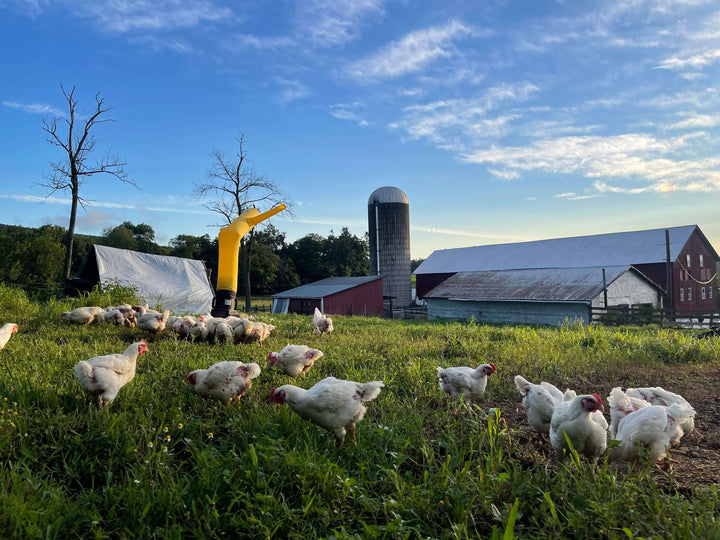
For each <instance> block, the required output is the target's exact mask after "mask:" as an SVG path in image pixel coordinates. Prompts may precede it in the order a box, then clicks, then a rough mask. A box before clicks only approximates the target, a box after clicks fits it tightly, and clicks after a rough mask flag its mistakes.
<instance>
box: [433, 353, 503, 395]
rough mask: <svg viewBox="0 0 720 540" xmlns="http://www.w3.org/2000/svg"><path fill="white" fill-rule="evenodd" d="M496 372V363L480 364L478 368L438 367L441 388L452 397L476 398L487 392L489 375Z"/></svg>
mask: <svg viewBox="0 0 720 540" xmlns="http://www.w3.org/2000/svg"><path fill="white" fill-rule="evenodd" d="M493 373H495V364H493V363H492V362H490V363H488V364H480V365H479V366H478V367H476V368H474V369H473V368H471V367H467V366H459V367H448V368H441V367H438V368H437V377H438V380H439V384H440V390H442V391H443V392H445V393H446V394H447V395H449V396H450V397H451V398H454V399H460V396H462V395H463V394H464V395H465V399H466V400H476V399H478V398H480V396H482V395H483V394H484V393H485V387H486V386H487V378H488V375H492V374H493Z"/></svg>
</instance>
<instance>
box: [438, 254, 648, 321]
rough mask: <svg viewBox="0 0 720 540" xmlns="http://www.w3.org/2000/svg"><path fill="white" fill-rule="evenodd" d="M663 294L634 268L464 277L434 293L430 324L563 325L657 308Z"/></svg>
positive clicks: (508, 272)
mask: <svg viewBox="0 0 720 540" xmlns="http://www.w3.org/2000/svg"><path fill="white" fill-rule="evenodd" d="M661 295H662V290H661V289H660V288H659V287H658V286H657V285H656V284H654V283H653V282H652V281H650V280H649V279H648V278H647V277H645V276H644V275H642V273H640V272H639V271H638V270H637V269H635V268H633V267H632V266H630V267H628V266H620V267H604V268H600V267H594V268H533V269H527V270H498V271H493V270H488V271H483V272H458V273H456V274H454V275H453V276H451V277H449V278H448V279H446V280H444V281H443V282H442V283H441V284H440V285H438V286H437V287H435V288H434V289H432V290H431V291H428V292H427V293H426V294H425V296H424V298H425V301H426V303H427V314H428V319H445V318H447V319H472V320H475V321H477V322H486V323H521V324H548V325H560V324H562V323H563V322H564V321H565V320H570V321H581V322H583V323H588V322H590V319H591V315H590V309H589V308H590V306H592V307H605V306H616V305H635V306H638V305H644V306H648V307H650V306H652V307H656V306H658V305H659V303H660V298H661Z"/></svg>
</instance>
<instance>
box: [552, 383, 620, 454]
mask: <svg viewBox="0 0 720 540" xmlns="http://www.w3.org/2000/svg"><path fill="white" fill-rule="evenodd" d="M566 397H567V393H566ZM602 408H603V402H602V399H601V398H600V396H598V395H597V394H592V395H580V396H576V397H575V398H573V399H572V400H567V399H566V400H565V401H562V402H561V403H558V404H557V406H556V407H555V411H554V412H553V415H552V420H551V421H550V443H551V444H552V447H553V450H555V454H556V455H557V457H558V459H562V458H563V457H565V455H566V453H567V451H568V450H569V447H568V444H567V440H566V439H565V435H567V437H568V439H570V442H571V443H572V446H573V448H574V449H575V450H576V451H577V453H578V454H580V455H583V456H585V457H586V458H588V459H589V460H590V461H593V462H594V461H597V459H598V458H599V457H600V456H601V455H602V454H603V452H605V449H606V448H607V428H608V423H607V420H605V417H604V416H603V415H602V413H600V414H598V413H599V412H600V410H601V409H602ZM596 411H597V412H596Z"/></svg>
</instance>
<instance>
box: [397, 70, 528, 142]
mask: <svg viewBox="0 0 720 540" xmlns="http://www.w3.org/2000/svg"><path fill="white" fill-rule="evenodd" d="M538 90H539V89H538V87H537V86H535V85H534V84H531V83H527V82H521V83H517V84H501V85H498V86H495V87H492V88H489V89H487V91H486V92H485V95H483V96H481V97H478V98H473V99H450V100H442V101H435V102H431V103H425V104H421V105H413V106H410V107H406V108H405V109H404V110H403V111H402V112H403V114H404V116H403V118H401V119H399V120H396V121H395V122H392V123H391V124H390V127H391V128H395V129H403V130H404V131H405V132H406V133H407V134H408V135H409V136H410V137H412V138H413V139H421V138H426V139H428V140H430V141H432V142H434V143H435V144H437V145H438V146H440V147H441V148H447V149H454V150H456V151H463V149H464V148H465V147H466V146H467V145H468V144H471V143H472V142H473V141H477V140H482V139H486V140H487V139H497V138H500V137H502V136H504V135H506V134H507V133H508V132H509V130H510V123H511V122H512V121H513V120H516V119H517V118H518V115H517V114H514V113H509V112H506V113H503V114H499V115H495V116H492V114H489V113H492V112H493V111H494V110H495V109H499V108H501V107H503V110H506V109H507V106H508V102H510V103H512V102H516V101H523V100H526V99H528V98H529V97H530V96H531V95H533V94H534V93H535V92H537V91H538Z"/></svg>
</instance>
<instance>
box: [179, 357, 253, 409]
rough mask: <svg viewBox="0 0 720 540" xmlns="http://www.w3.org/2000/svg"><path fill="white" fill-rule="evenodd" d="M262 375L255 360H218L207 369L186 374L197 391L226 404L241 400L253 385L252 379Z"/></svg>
mask: <svg viewBox="0 0 720 540" xmlns="http://www.w3.org/2000/svg"><path fill="white" fill-rule="evenodd" d="M258 375H260V366H259V365H257V364H256V363H255V362H250V363H248V364H243V363H242V362H237V361H226V362H218V363H217V364H213V365H212V366H210V367H209V368H207V369H196V370H194V371H190V372H189V373H187V374H186V375H185V380H186V381H187V382H188V383H190V384H191V385H192V386H193V389H194V390H195V393H196V394H198V395H201V396H203V397H207V398H213V399H217V400H218V401H222V402H223V403H225V404H226V405H227V404H229V403H230V402H231V401H233V400H239V399H240V398H241V397H243V395H244V394H245V392H247V391H248V390H249V389H250V388H251V387H252V383H251V379H256V378H257V377H258Z"/></svg>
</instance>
